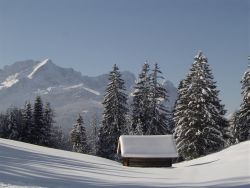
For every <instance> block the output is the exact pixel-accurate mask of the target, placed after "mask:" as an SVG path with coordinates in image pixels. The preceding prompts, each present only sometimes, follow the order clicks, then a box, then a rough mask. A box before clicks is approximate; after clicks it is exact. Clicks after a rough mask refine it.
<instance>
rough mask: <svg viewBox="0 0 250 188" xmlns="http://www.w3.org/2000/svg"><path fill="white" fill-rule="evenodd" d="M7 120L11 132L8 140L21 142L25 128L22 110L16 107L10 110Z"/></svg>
mask: <svg viewBox="0 0 250 188" xmlns="http://www.w3.org/2000/svg"><path fill="white" fill-rule="evenodd" d="M7 118H8V120H7V123H8V125H7V127H8V130H9V131H8V132H9V133H8V138H9V139H12V140H20V134H21V131H22V126H23V118H22V110H21V109H18V108H16V107H13V108H10V109H8V111H7Z"/></svg>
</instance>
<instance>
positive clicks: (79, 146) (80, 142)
mask: <svg viewBox="0 0 250 188" xmlns="http://www.w3.org/2000/svg"><path fill="white" fill-rule="evenodd" d="M70 138H71V143H72V146H73V151H74V152H78V153H88V145H87V137H86V130H85V128H84V127H83V119H82V116H81V115H80V114H79V116H78V118H77V121H76V124H75V125H74V128H73V130H72V131H71V133H70Z"/></svg>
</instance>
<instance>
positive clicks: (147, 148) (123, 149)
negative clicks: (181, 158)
mask: <svg viewBox="0 0 250 188" xmlns="http://www.w3.org/2000/svg"><path fill="white" fill-rule="evenodd" d="M117 151H118V152H119V153H121V156H122V157H135V158H176V157H178V153H177V149H176V144H175V140H174V138H173V136H172V135H122V136H120V138H119V143H118V149H117Z"/></svg>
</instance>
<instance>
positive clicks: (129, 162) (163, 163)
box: [123, 158, 172, 167]
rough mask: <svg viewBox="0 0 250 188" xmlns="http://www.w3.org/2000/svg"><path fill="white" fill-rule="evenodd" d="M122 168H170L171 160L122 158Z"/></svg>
mask: <svg viewBox="0 0 250 188" xmlns="http://www.w3.org/2000/svg"><path fill="white" fill-rule="evenodd" d="M123 165H124V166H133V167H171V166H172V158H123Z"/></svg>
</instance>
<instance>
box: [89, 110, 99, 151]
mask: <svg viewBox="0 0 250 188" xmlns="http://www.w3.org/2000/svg"><path fill="white" fill-rule="evenodd" d="M99 129H100V121H99V118H98V116H97V114H94V115H93V116H92V118H91V122H90V133H89V137H88V138H89V139H88V140H89V145H90V148H91V154H92V155H96V154H97V148H98V133H99Z"/></svg>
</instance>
